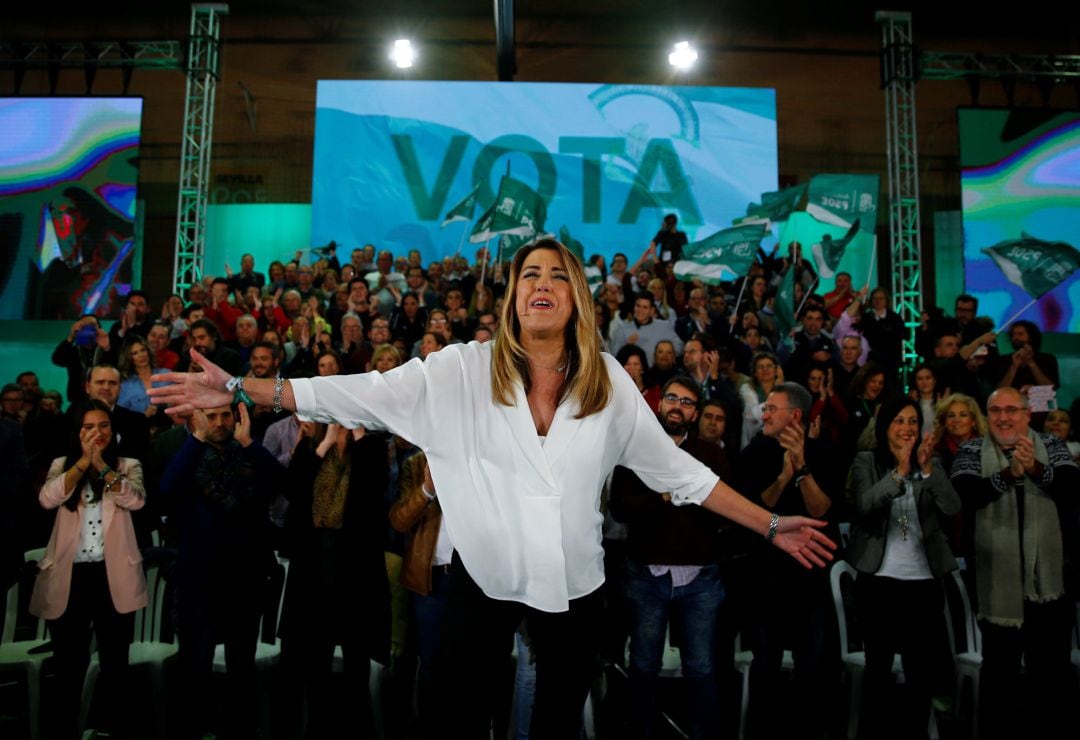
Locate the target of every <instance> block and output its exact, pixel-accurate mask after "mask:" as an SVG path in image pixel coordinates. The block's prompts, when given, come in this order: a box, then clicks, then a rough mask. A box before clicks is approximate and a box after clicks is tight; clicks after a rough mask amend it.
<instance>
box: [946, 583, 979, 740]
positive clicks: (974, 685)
mask: <svg viewBox="0 0 1080 740" xmlns="http://www.w3.org/2000/svg"><path fill="white" fill-rule="evenodd" d="M960 573H961V572H960V571H959V570H954V571H953V572H952V573H951V574H950V576H951V578H952V582H953V583H954V585H955V586H956V591H957V594H958V597H959V600H960V605H961V608H962V609H963V625H964V644H963V648H964V649H963V650H958V647H957V644H956V634H955V627H954V624H953V618H952V616H953V615H952V610H951V609H950V607H949V600H948V599H945V624H946V625H947V627H948V632H949V645H950V647H951V648H952V652H953V660H954V661H955V664H956V689H955V692H956V699H955V701H956V704H955V710H956V712H957V714H959V712H960V702H961V700H962V699H963V696H964V694H963V689H964V681H965V680H967V681H970V682H971V696H972V703H971V737H973V738H974V737H978V727H979V672H980V671H981V670H982V634H981V633H980V632H979V624H978V622H977V621H976V620H975V615H974V614H973V613H972V611H971V599H969V598H968V592H967V586H965V585H964V578H963V576H961V574H960Z"/></svg>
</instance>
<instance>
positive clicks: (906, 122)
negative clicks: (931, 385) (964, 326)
mask: <svg viewBox="0 0 1080 740" xmlns="http://www.w3.org/2000/svg"><path fill="white" fill-rule="evenodd" d="M875 19H876V20H877V21H878V22H879V23H880V24H881V26H882V47H883V48H882V55H881V85H882V87H883V88H884V90H885V132H886V133H885V135H886V139H887V146H888V166H889V246H890V254H891V255H892V265H891V267H892V301H893V308H894V310H895V311H896V312H897V313H898V314H900V318H902V319H903V321H904V327H905V332H904V336H903V342H902V354H901V368H900V372H901V376H902V377H901V379H902V381H903V383H904V385H905V386H906V385H907V382H908V374H909V373H910V372H911V368H912V367H914V365H915V359H916V357H917V355H918V353H917V352H916V351H915V330H916V328H918V326H919V325H920V323H921V315H922V308H923V299H922V272H921V264H922V256H921V255H922V236H921V234H920V229H919V224H920V219H919V153H918V146H917V141H916V136H915V81H916V75H917V72H918V69H917V67H916V59H917V57H916V50H915V45H914V43H913V41H912V35H911V14H910V13H904V12H878V13H877V14H876V15H875Z"/></svg>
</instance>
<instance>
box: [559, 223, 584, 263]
mask: <svg viewBox="0 0 1080 740" xmlns="http://www.w3.org/2000/svg"><path fill="white" fill-rule="evenodd" d="M559 241H560V242H562V244H563V246H564V247H566V248H567V249H569V250H570V251H571V252H573V253H574V254H575V255H576V256H577V258H578V260H579V261H580V262H581V264H585V245H584V244H582V243H581V242H580V241H578V240H577V239H575V238H574V237H573V236H571V235H570V229H569V228H567V227H566V226H560V227H559Z"/></svg>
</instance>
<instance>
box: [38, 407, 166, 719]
mask: <svg viewBox="0 0 1080 740" xmlns="http://www.w3.org/2000/svg"><path fill="white" fill-rule="evenodd" d="M71 417H72V419H74V420H75V423H76V425H77V429H76V432H75V438H74V439H73V440H71V447H70V452H69V453H68V456H67V457H66V458H63V457H60V458H57V459H55V460H53V463H52V467H51V468H50V469H49V474H48V478H47V481H46V483H45V485H44V486H42V488H41V493H40V494H39V495H38V498H39V500H40V501H41V505H42V506H44V507H45V508H46V509H56V523H55V524H54V525H53V531H52V537H51V538H50V539H49V546H48V548H47V549H46V551H45V557H44V559H42V560H41V561H40V562H39V563H38V569H39V573H38V577H37V582H36V583H35V584H34V594H33V596H32V597H31V600H30V612H31V613H32V614H35V615H36V616H39V617H43V618H45V619H48V620H49V630H50V633H51V635H52V641H53V652H54V655H55V658H56V672H57V696H58V697H59V701H58V704H57V706H56V707H55V708H54V714H53V716H54V717H55V719H56V721H57V722H58V723H60V724H59V726H58V727H57V730H58V732H57V736H58V737H74V736H76V733H77V718H78V710H79V701H80V696H81V693H82V683H83V677H84V675H85V674H86V668H87V666H88V665H89V662H90V633H91V628H92V629H93V631H94V632H95V633H96V634H97V644H98V656H99V658H100V661H101V679H100V680H101V684H102V686H101V692H100V694H99V695H100V696H102V697H103V698H105V700H106V703H107V706H106V712H105V715H104V716H105V717H107V718H109V719H110V720H112V721H116V720H117V719H119V718H120V716H121V714H122V712H118V711H114V710H116V709H119V708H120V705H119V703H118V702H117V699H118V698H119V697H121V696H124V695H126V694H125V691H124V685H123V678H124V674H125V672H126V671H127V666H128V646H129V645H130V644H131V637H132V628H133V626H134V621H135V617H134V612H135V610H136V609H141V608H142V607H144V606H146V601H147V599H146V578H145V576H144V575H143V569H142V556H141V555H140V554H139V548H138V545H136V543H135V529H134V528H133V527H132V524H131V513H130V512H131V511H133V510H135V509H140V508H142V506H143V503H144V501H145V493H144V491H143V481H142V466H141V465H140V463H139V461H138V460H133V459H130V458H126V457H123V458H122V457H118V456H117V452H116V450H117V445H116V438H115V436H114V435H113V430H112V413H111V412H110V411H109V407H108V406H106V405H105V404H103V403H101V402H100V401H87V402H85V403H83V404H80V405H79V406H78V407H77V408H76V409H74V410H73V411H72V414H71Z"/></svg>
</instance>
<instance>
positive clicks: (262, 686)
mask: <svg viewBox="0 0 1080 740" xmlns="http://www.w3.org/2000/svg"><path fill="white" fill-rule="evenodd" d="M277 561H278V565H279V566H280V567H281V569H282V571H281V573H282V578H281V588H280V589H278V591H277V603H276V609H275V611H274V613H273V614H266V615H264V617H263V622H264V624H263V625H261V629H260V630H259V636H260V639H259V641H258V643H256V645H255V676H256V678H255V680H256V682H257V683H258V685H259V689H258V694H257V695H258V696H260V697H261V701H260V702H259V712H260V714H261V718H260V722H261V725H262V727H261V731H262V734H263V737H270V736H271V735H272V734H273V730H272V727H273V716H272V715H273V711H272V710H273V707H272V706H271V701H270V696H271V691H270V690H269V688H270V687H269V686H268V685H266V684H267V683H268V681H269V678H270V676H271V675H272V670H273V668H274V667H275V666H277V664H278V663H279V662H280V661H281V637H279V636H278V627H279V626H280V624H281V612H282V608H281V607H282V604H283V602H284V600H285V585H286V583H288V580H289V559H288V558H283V557H280V556H279V557H278V559H277ZM267 619H272V620H273V640H272V641H271V642H267V641H265V639H264V638H265V637H266V626H267V625H266V624H265V622H266V620H267ZM225 672H226V667H225V646H224V645H217V646H216V647H215V648H214V673H225Z"/></svg>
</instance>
